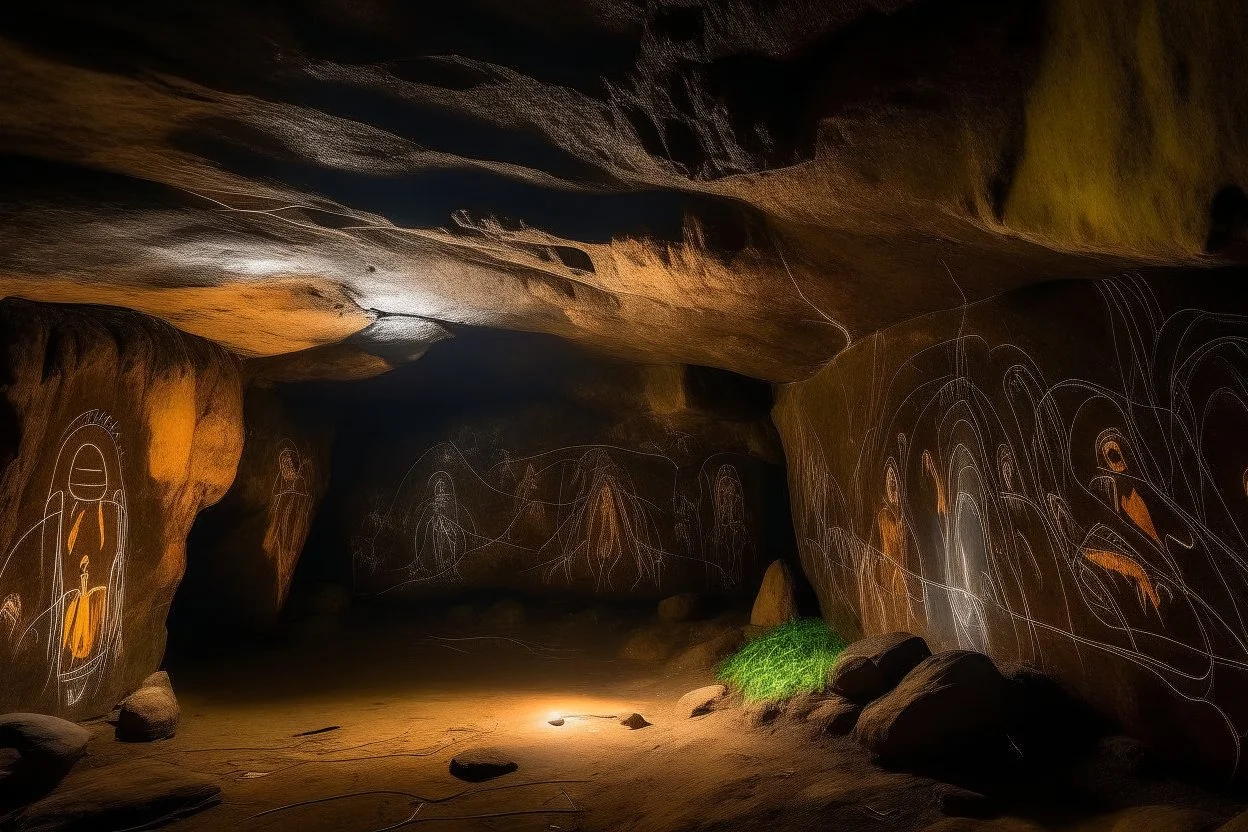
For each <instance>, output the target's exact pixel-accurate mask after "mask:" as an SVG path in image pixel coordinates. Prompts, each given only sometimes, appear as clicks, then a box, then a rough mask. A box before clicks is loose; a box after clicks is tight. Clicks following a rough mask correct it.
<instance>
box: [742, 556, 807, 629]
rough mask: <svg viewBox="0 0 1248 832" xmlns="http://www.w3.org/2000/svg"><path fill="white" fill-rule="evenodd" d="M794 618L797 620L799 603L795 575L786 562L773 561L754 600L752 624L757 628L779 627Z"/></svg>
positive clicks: (751, 613)
mask: <svg viewBox="0 0 1248 832" xmlns="http://www.w3.org/2000/svg"><path fill="white" fill-rule="evenodd" d="M794 618H797V601H795V600H794V594H793V573H792V572H790V571H789V565H788V564H787V563H785V562H784V561H782V560H777V561H772V564H771V566H768V567H767V571H766V572H765V573H764V574H763V584H762V586H761V587H759V590H758V596H757V597H756V598H755V599H754V609H753V610H752V611H751V612H750V624H751V625H752V626H755V627H766V628H771V627H779V626H780V625H781V624H787V623H788V622H790V621H792V620H793V619H794Z"/></svg>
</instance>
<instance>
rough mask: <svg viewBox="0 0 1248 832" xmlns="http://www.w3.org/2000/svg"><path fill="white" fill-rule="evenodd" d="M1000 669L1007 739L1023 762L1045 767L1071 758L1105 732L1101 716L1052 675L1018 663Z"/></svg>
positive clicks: (1087, 747)
mask: <svg viewBox="0 0 1248 832" xmlns="http://www.w3.org/2000/svg"><path fill="white" fill-rule="evenodd" d="M1001 672H1002V675H1004V676H1005V679H1006V682H1007V684H1008V687H1007V689H1006V695H1007V718H1008V721H1009V729H1008V730H1009V735H1010V741H1011V742H1012V743H1013V745H1014V747H1015V748H1017V749H1018V752H1019V754H1020V755H1021V757H1022V760H1023V762H1024V763H1025V764H1027V765H1030V766H1039V767H1049V766H1052V765H1054V764H1056V763H1059V762H1061V761H1065V760H1069V759H1072V758H1075V757H1077V756H1079V755H1081V754H1083V753H1086V752H1087V750H1088V749H1089V748H1090V747H1091V746H1092V744H1093V743H1095V742H1096V740H1097V738H1098V737H1100V736H1103V735H1104V734H1105V731H1106V724H1105V720H1104V719H1103V718H1102V717H1100V716H1099V715H1097V714H1096V713H1095V712H1094V711H1093V710H1092V708H1091V707H1090V706H1088V705H1087V704H1086V703H1084V702H1082V701H1080V700H1079V699H1077V698H1076V697H1075V696H1073V695H1071V694H1070V693H1068V692H1067V691H1066V690H1065V689H1063V688H1062V687H1061V686H1060V685H1059V684H1058V683H1057V681H1056V680H1054V679H1053V678H1052V677H1050V676H1048V675H1046V674H1044V673H1041V672H1040V671H1038V670H1035V669H1033V668H1030V667H1025V666H1020V665H1015V666H1012V667H1003V668H1001Z"/></svg>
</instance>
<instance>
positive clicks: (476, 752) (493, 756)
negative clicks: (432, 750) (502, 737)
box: [451, 748, 520, 783]
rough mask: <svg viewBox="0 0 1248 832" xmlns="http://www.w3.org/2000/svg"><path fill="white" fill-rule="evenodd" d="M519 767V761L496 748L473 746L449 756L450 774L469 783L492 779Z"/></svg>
mask: <svg viewBox="0 0 1248 832" xmlns="http://www.w3.org/2000/svg"><path fill="white" fill-rule="evenodd" d="M519 768H520V765H519V763H517V762H516V761H515V760H513V759H511V757H510V756H509V755H507V754H506V753H505V752H503V751H500V750H498V749H497V748H474V749H472V750H469V751H464V752H462V753H460V754H456V755H455V756H454V757H452V758H451V774H453V775H454V776H455V777H458V778H459V779H460V780H467V781H468V782H469V783H480V782H482V781H484V780H493V779H494V778H495V777H502V776H503V775H504V774H511V773H512V772H513V771H516V770H517V769H519Z"/></svg>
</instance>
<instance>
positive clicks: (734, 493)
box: [300, 333, 792, 602]
mask: <svg viewBox="0 0 1248 832" xmlns="http://www.w3.org/2000/svg"><path fill="white" fill-rule="evenodd" d="M344 402H345V405H344ZM770 402H771V392H770V390H769V389H768V387H767V386H766V385H762V384H759V383H758V382H756V381H751V380H746V379H742V378H740V377H738V376H734V375H732V374H729V373H724V372H722V371H711V370H706V369H693V368H682V367H671V366H668V367H657V366H637V365H629V364H623V363H621V362H618V361H614V360H610V359H607V358H605V357H603V356H600V355H594V354H592V353H588V352H585V351H583V350H580V349H578V348H574V347H572V346H570V345H567V344H561V343H559V342H557V341H555V340H554V339H550V338H546V337H542V338H538V337H535V336H519V335H514V334H505V333H495V334H493V335H492V336H490V337H489V338H486V337H485V336H480V337H478V338H477V339H476V340H475V341H474V340H470V339H468V338H462V339H460V338H457V339H455V341H453V342H451V343H449V344H447V345H446V346H445V348H443V349H442V350H441V351H438V352H434V353H431V354H430V355H429V356H426V357H425V358H423V359H421V361H419V362H417V363H416V364H415V365H413V366H411V367H409V368H405V369H403V370H398V371H395V372H394V373H391V374H388V375H386V376H383V377H381V378H378V379H375V380H373V381H371V382H359V383H356V384H355V385H354V386H351V387H349V388H346V389H344V388H343V387H341V386H325V387H321V388H318V389H317V390H315V391H313V392H311V393H309V394H308V395H307V396H306V398H305V399H304V400H303V401H302V403H301V404H300V406H301V407H302V408H303V409H308V410H311V409H327V408H331V407H333V408H340V409H342V411H343V415H342V417H341V421H340V423H339V428H338V440H337V442H336V446H335V462H334V480H333V483H332V484H331V487H330V492H329V494H328V495H327V496H326V499H325V503H324V506H323V508H322V512H321V514H322V517H323V518H324V523H325V525H324V526H321V527H319V528H321V529H322V533H321V534H320V535H318V536H317V537H318V540H317V541H316V542H317V544H318V545H319V546H320V551H321V554H322V555H323V562H325V563H326V564H328V566H327V568H333V567H332V564H333V563H334V562H335V561H337V562H341V559H342V553H343V552H344V551H345V552H350V553H351V556H352V562H351V564H350V567H351V571H350V576H349V578H350V582H351V584H352V585H353V586H354V588H355V590H356V591H357V592H358V593H360V594H363V595H374V594H385V595H386V596H389V597H401V596H404V595H408V596H425V597H427V596H430V595H443V594H445V593H446V592H447V591H448V589H489V590H493V591H506V592H517V593H519V592H523V593H525V594H527V595H530V596H540V595H552V594H560V595H562V594H567V593H576V594H582V595H590V594H592V595H598V596H615V597H617V598H618V597H635V598H645V599H654V600H655V601H657V600H659V599H661V598H665V597H670V596H671V595H673V594H678V593H681V592H698V593H700V594H703V595H705V596H707V597H708V600H710V601H711V602H714V600H715V599H716V598H717V597H718V596H728V597H740V596H741V595H743V594H744V593H747V592H749V591H751V589H752V587H753V586H754V585H755V582H756V581H757V579H758V578H757V576H758V572H759V566H758V563H757V553H758V552H759V551H764V550H767V549H772V548H773V547H775V548H778V549H780V550H782V551H783V550H784V549H791V547H792V536H791V528H792V527H791V524H792V520H791V517H790V515H789V512H788V507H787V503H786V500H785V491H784V487H783V481H784V477H783V473H782V470H781V468H780V466H779V462H780V461H781V458H780V456H779V443H778V440H777V439H776V437H775V434H774V428H773V427H772V426H771V425H770V424H769V421H768V419H767V411H768V408H769V407H770ZM313 551H314V550H313V548H311V547H309V550H308V552H307V553H306V554H305V559H307V558H308V557H309V556H311V555H312V554H313ZM344 577H346V576H344Z"/></svg>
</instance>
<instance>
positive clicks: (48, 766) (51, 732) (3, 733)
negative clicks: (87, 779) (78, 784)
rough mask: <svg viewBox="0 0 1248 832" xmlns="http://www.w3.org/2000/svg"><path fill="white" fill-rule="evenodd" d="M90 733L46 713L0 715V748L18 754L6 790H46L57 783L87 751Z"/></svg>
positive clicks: (23, 791)
mask: <svg viewBox="0 0 1248 832" xmlns="http://www.w3.org/2000/svg"><path fill="white" fill-rule="evenodd" d="M90 739H91V732H90V731H88V730H87V729H86V728H83V727H82V726H81V725H75V724H74V723H72V722H67V721H65V720H63V719H60V718H59V717H55V716H48V715H46V714H21V713H16V714H5V715H3V716H0V749H12V750H13V751H15V752H16V753H17V755H18V757H17V760H16V761H14V762H13V764H12V768H11V769H10V772H9V775H8V777H7V778H5V779H3V780H2V781H0V782H3V783H4V784H5V786H6V789H11V790H13V791H15V792H18V793H30V792H39V791H46V790H47V789H49V788H51V787H52V786H54V785H56V783H57V782H59V781H60V780H61V778H63V777H64V776H65V775H66V774H67V773H68V772H69V770H70V769H71V768H72V767H73V765H74V763H75V762H77V761H78V758H80V757H81V756H82V755H83V754H85V753H86V750H87V742H88V741H89V740H90Z"/></svg>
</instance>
